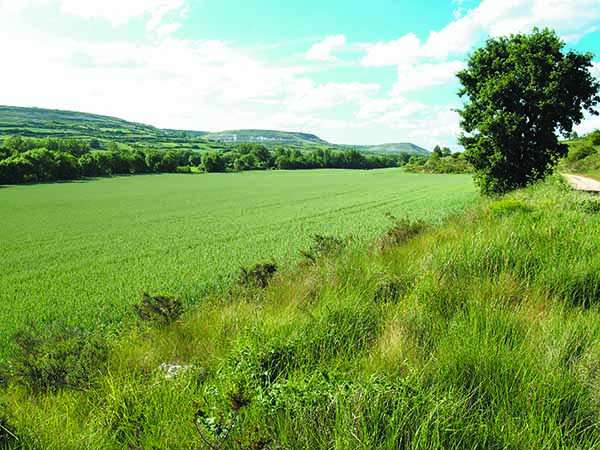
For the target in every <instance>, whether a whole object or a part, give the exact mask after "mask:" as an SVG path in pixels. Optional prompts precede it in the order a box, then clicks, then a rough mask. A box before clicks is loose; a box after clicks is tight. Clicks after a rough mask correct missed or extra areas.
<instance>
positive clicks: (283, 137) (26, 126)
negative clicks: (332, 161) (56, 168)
mask: <svg viewBox="0 0 600 450" xmlns="http://www.w3.org/2000/svg"><path fill="white" fill-rule="evenodd" d="M12 135H18V136H24V137H35V138H46V137H56V138H84V139H92V138H95V139H99V140H103V141H115V142H119V143H122V144H125V145H129V146H134V147H135V146H143V147H150V148H160V149H168V148H174V147H181V148H188V149H210V148H224V147H228V146H231V145H234V144H236V143H248V142H250V143H259V144H264V145H267V146H269V145H287V146H296V147H301V148H304V147H315V146H316V147H328V148H331V149H334V150H336V149H337V150H348V149H352V148H354V149H357V150H360V151H363V152H370V153H379V154H381V153H409V154H420V155H426V154H428V153H429V152H428V151H427V150H425V149H424V148H422V147H419V146H417V145H415V144H411V143H396V144H383V145H363V146H357V145H336V144H331V143H329V142H327V141H325V140H323V139H321V138H320V137H318V136H315V135H314V134H309V133H299V132H288V131H277V130H254V129H249V130H228V131H221V132H214V133H210V132H205V131H191V130H174V129H164V128H157V127H153V126H151V125H146V124H142V123H137V122H129V121H126V120H123V119H119V118H116V117H109V116H102V115H98V114H88V113H82V112H75V111H62V110H54V109H43V108H22V107H16V106H0V137H2V136H12Z"/></svg>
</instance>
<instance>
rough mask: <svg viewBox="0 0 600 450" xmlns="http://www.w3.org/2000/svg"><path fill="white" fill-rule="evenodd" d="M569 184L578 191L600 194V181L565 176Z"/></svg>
mask: <svg viewBox="0 0 600 450" xmlns="http://www.w3.org/2000/svg"><path fill="white" fill-rule="evenodd" d="M564 177H565V178H566V179H567V182H568V183H569V184H570V185H571V186H572V187H573V189H575V190H577V191H585V192H598V193H600V181H598V180H594V179H593V178H589V177H584V176H582V175H571V174H568V173H566V174H564Z"/></svg>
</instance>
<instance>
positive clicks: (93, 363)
mask: <svg viewBox="0 0 600 450" xmlns="http://www.w3.org/2000/svg"><path fill="white" fill-rule="evenodd" d="M56 330H60V331H54V329H51V330H50V331H47V330H39V329H28V330H24V331H21V332H19V333H17V334H16V335H15V337H14V343H15V346H16V355H15V357H14V359H13V360H12V361H11V364H10V366H9V374H10V377H11V379H13V380H15V381H17V382H19V383H21V384H23V385H26V386H28V387H29V388H30V389H32V390H33V391H37V392H46V391H52V392H54V391H58V390H60V389H64V388H73V389H82V388H86V387H88V386H89V385H90V384H91V382H92V380H93V378H94V377H95V375H97V374H99V373H101V372H102V371H103V370H104V368H105V363H106V360H107V358H108V345H107V343H106V341H105V339H104V338H103V337H101V336H100V335H98V334H91V333H89V332H84V331H82V330H80V329H77V328H69V327H65V328H63V329H59V328H56Z"/></svg>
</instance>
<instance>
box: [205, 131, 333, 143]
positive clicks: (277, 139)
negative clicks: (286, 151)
mask: <svg viewBox="0 0 600 450" xmlns="http://www.w3.org/2000/svg"><path fill="white" fill-rule="evenodd" d="M206 138H207V139H208V140H211V141H219V142H256V143H284V144H321V145H332V144H330V143H329V142H326V141H324V140H323V139H321V138H320V137H318V136H315V135H314V134H308V133H296V132H289V131H277V130H228V131H221V132H219V133H208V134H207V135H206Z"/></svg>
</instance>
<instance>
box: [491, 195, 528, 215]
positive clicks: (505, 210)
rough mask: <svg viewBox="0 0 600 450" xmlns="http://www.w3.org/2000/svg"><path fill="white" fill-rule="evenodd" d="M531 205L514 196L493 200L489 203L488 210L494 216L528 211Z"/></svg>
mask: <svg viewBox="0 0 600 450" xmlns="http://www.w3.org/2000/svg"><path fill="white" fill-rule="evenodd" d="M530 211H531V207H530V206H529V205H527V203H525V202H524V201H522V200H517V199H515V198H505V199H502V200H498V201H495V202H493V203H492V204H491V205H490V212H491V213H492V215H493V216H494V217H503V216H508V215H510V214H512V213H515V212H530Z"/></svg>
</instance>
